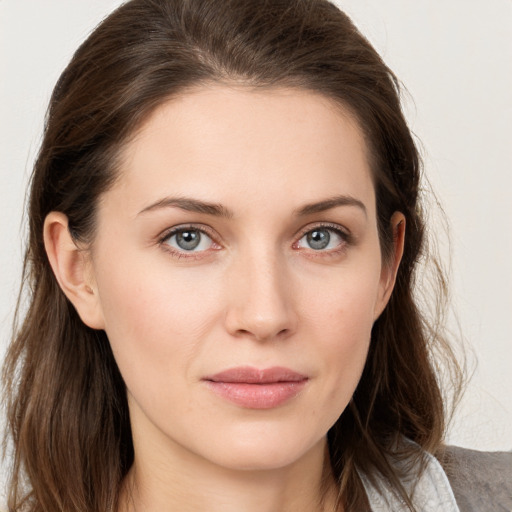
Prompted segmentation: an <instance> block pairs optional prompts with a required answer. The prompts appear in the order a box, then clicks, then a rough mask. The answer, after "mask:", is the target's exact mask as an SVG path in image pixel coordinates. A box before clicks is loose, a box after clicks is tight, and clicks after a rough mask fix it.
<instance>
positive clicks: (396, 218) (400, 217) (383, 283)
mask: <svg viewBox="0 0 512 512" xmlns="http://www.w3.org/2000/svg"><path fill="white" fill-rule="evenodd" d="M390 227H391V230H392V232H393V252H392V254H391V256H390V258H389V261H384V262H383V264H382V271H381V277H380V286H379V299H378V301H377V304H376V308H375V318H374V320H377V318H378V317H379V316H380V315H381V313H382V312H383V311H384V308H385V307H386V305H387V303H388V301H389V298H390V297H391V293H392V291H393V288H394V287H395V281H396V276H397V273H398V267H399V266H400V262H401V261H402V255H403V252H404V242H405V216H404V214H403V213H402V212H395V213H393V215H392V216H391V220H390Z"/></svg>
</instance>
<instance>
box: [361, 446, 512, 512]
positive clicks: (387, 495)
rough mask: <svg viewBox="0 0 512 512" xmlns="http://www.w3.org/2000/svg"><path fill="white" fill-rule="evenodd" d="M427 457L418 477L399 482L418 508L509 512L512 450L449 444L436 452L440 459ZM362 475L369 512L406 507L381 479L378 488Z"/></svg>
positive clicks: (398, 511)
mask: <svg viewBox="0 0 512 512" xmlns="http://www.w3.org/2000/svg"><path fill="white" fill-rule="evenodd" d="M426 457H427V460H428V462H427V466H426V469H425V471H424V472H423V474H422V475H421V477H420V478H417V479H412V480H411V481H410V482H402V484H403V485H404V487H405V488H406V489H407V491H408V492H409V493H410V495H411V499H412V502H413V503H414V505H415V507H416V508H417V510H418V512H512V451H511V452H480V451H477V450H468V449H465V448H458V447H453V446H450V447H447V448H446V449H445V450H444V451H443V452H441V453H440V454H439V455H438V457H439V460H440V461H441V463H440V462H439V461H438V460H437V459H436V458H434V457H433V456H432V455H429V454H426ZM441 464H442V465H441ZM361 478H362V480H363V484H364V486H365V489H366V493H367V495H368V500H369V502H370V506H371V510H372V512H406V511H407V510H408V509H407V508H406V507H405V506H404V505H403V504H402V503H401V502H400V501H398V499H397V498H396V497H395V496H394V495H393V494H392V493H391V492H390V491H389V490H387V489H386V485H385V484H384V483H383V482H380V486H379V488H378V489H377V488H376V487H374V486H373V485H372V484H371V483H370V481H369V480H368V479H367V478H365V476H364V475H361Z"/></svg>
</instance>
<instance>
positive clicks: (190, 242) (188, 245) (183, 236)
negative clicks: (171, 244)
mask: <svg viewBox="0 0 512 512" xmlns="http://www.w3.org/2000/svg"><path fill="white" fill-rule="evenodd" d="M200 242H201V233H200V232H199V231H196V230H192V229H190V230H187V231H180V232H178V233H176V245H177V246H178V247H179V248H180V249H183V250H184V251H193V250H194V249H196V248H197V247H198V246H199V244H200Z"/></svg>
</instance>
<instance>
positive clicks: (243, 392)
mask: <svg viewBox="0 0 512 512" xmlns="http://www.w3.org/2000/svg"><path fill="white" fill-rule="evenodd" d="M206 382H207V384H208V387H209V388H210V389H211V390H212V391H213V392H214V393H216V394H217V395H220V396H221V397H222V398H225V399H227V400H229V401H230V402H233V403H234V404H236V405H238V406H241V407H245V408H247V409H272V408H274V407H278V406H280V405H283V404H284V403H286V402H288V401H289V400H291V399H292V398H295V397H296V396H297V395H298V394H299V393H300V392H301V391H302V390H303V389H304V386H305V385H306V382H307V379H304V380H301V381H298V382H292V381H289V382H270V383H267V384H248V383H245V382H213V381H206Z"/></svg>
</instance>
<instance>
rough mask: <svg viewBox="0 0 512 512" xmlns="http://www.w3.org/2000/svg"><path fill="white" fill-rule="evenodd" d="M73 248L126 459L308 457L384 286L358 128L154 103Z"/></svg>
mask: <svg viewBox="0 0 512 512" xmlns="http://www.w3.org/2000/svg"><path fill="white" fill-rule="evenodd" d="M90 254H91V258H90V262H91V267H90V283H91V289H92V290H93V292H94V297H95V300H97V308H98V311H99V313H98V320H97V322H95V325H93V327H96V328H102V329H105V331H106V333H107V335H108V338H109V340H110V342H111V345H112V349H113V352H114V355H115V358H116V360H117V363H118V365H119V368H120V371H121V373H122V375H123V377H124V380H125V382H126V387H127V391H128V400H129V406H130V414H131V421H132V428H133V436H134V444H135V449H136V456H137V451H138V450H145V451H146V452H151V453H153V457H154V458H156V459H158V458H159V457H160V458H161V459H162V461H163V460H164V459H168V458H169V456H170V454H173V455H172V456H174V455H175V456H179V457H192V458H194V459H195V458H199V459H198V460H206V461H209V462H213V463H214V464H218V465H221V466H224V467H229V468H237V469H256V468H259V469H262V468H278V467H283V466H285V465H287V464H290V463H293V462H294V461H296V460H298V459H300V458H301V457H304V456H306V454H308V453H310V452H311V450H313V449H316V448H318V447H320V446H324V442H325V435H326V433H327V430H328V429H329V428H330V427H331V426H332V425H333V423H334V422H335V421H336V419H337V418H338V417H339V415H340V414H341V413H342V411H343V410H344V409H345V407H346V406H347V404H348V402H349V400H350V398H351V396H352V394H353V392H354V389H355V387H356V385H357V383H358V380H359V378H360V376H361V372H362V369H363V365H364V363H365V359H366V356H367V351H368V345H369V340H370V331H371V328H372V324H373V322H374V321H375V319H376V318H377V316H378V315H379V314H380V312H381V311H382V309H383V307H384V305H385V302H386V300H387V297H388V295H389V293H390V288H391V286H392V281H393V275H392V274H393V271H391V270H388V267H387V266H383V264H382V261H381V253H380V247H379V239H378V233H377V223H376V211H375V193H374V187H373V184H372V177H371V174H370V169H369V164H368V159H367V151H366V147H365V142H364V139H363V135H362V133H361V130H360V128H359V126H358V124H357V123H356V122H355V121H354V119H353V118H352V117H350V116H349V115H348V114H346V113H343V112H342V111H341V110H340V109H339V108H337V107H336V106H335V104H334V103H333V102H331V101H330V100H328V99H326V98H324V97H322V96H320V95H317V94H313V93H309V92H305V91H298V90H291V89H274V90H265V91H255V90H250V89H248V88H237V87H232V88H229V87H227V86H226V87H224V86H220V85H219V86H213V85H212V86H211V87H202V88H198V89H195V90H193V91H190V92H189V93H187V94H184V95H183V96H181V97H179V98H177V99H173V100H171V101H169V102H168V103H166V104H164V105H163V106H161V107H160V108H158V109H157V110H156V111H155V113H154V114H153V115H152V116H151V117H150V118H149V120H148V121H147V122H146V123H145V125H144V126H143V127H142V128H141V130H140V132H139V133H138V135H137V136H136V137H135V138H134V139H133V140H132V141H131V142H130V143H129V145H128V146H127V148H126V150H125V152H124V155H123V159H122V166H121V176H120V179H119V181H118V182H117V183H116V184H115V186H114V187H113V188H112V189H111V190H110V191H108V192H106V193H105V194H104V195H103V196H102V198H101V201H100V205H99V210H98V226H97V235H96V238H95V241H94V243H93V246H92V248H91V253H90Z"/></svg>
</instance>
